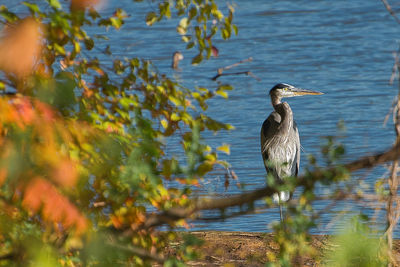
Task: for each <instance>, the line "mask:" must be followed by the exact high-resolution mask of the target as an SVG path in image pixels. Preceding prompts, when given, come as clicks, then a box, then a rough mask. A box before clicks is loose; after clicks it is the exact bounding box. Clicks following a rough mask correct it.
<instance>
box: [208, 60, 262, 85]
mask: <svg viewBox="0 0 400 267" xmlns="http://www.w3.org/2000/svg"><path fill="white" fill-rule="evenodd" d="M251 61H253V58H252V57H249V58H246V59H243V60H241V61H239V62H236V63H234V64H232V65H229V66H226V67H222V68H219V69H218V70H217V75H215V76H214V77H212V78H211V80H213V81H216V80H217V79H218V78H219V77H221V76H227V75H240V74H246V75H248V76H250V77H253V78H254V79H256V80H257V81H261V79H260V78H258V77H257V76H256V75H254V74H253V73H252V72H251V71H241V72H231V73H223V72H224V70H229V69H232V68H234V67H236V66H238V65H240V64H243V63H245V62H251Z"/></svg>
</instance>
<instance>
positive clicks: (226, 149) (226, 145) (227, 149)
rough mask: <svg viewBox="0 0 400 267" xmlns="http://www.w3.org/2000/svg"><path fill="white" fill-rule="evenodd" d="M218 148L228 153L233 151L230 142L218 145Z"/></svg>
mask: <svg viewBox="0 0 400 267" xmlns="http://www.w3.org/2000/svg"><path fill="white" fill-rule="evenodd" d="M217 150H219V151H222V152H224V153H226V154H228V155H229V154H230V153H231V152H230V146H229V145H228V144H223V145H222V146H220V147H217Z"/></svg>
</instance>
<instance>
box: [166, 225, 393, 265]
mask: <svg viewBox="0 0 400 267" xmlns="http://www.w3.org/2000/svg"><path fill="white" fill-rule="evenodd" d="M192 234H194V235H195V236H197V237H198V238H200V239H202V240H204V241H205V242H204V244H203V246H202V247H201V249H200V254H201V259H199V260H197V261H195V262H189V263H188V264H189V266H265V263H266V261H267V258H268V257H267V255H270V256H271V255H276V254H277V253H278V250H279V247H278V245H277V244H276V242H275V241H274V236H273V235H272V234H268V233H248V232H219V231H218V232H217V231H205V232H192ZM330 239H331V237H330V236H326V235H314V236H313V237H312V242H311V244H312V246H313V247H314V248H316V251H318V253H319V255H317V256H316V257H313V258H303V259H301V262H299V263H298V266H320V264H321V259H322V257H323V255H324V253H326V252H329V251H331V250H333V249H334V247H333V245H332V244H331V242H330ZM394 248H395V257H396V258H397V259H399V255H400V241H399V240H396V241H395V246H394ZM166 254H169V255H172V254H174V249H173V248H167V249H166Z"/></svg>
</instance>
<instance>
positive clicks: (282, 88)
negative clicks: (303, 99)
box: [269, 83, 323, 99]
mask: <svg viewBox="0 0 400 267" xmlns="http://www.w3.org/2000/svg"><path fill="white" fill-rule="evenodd" d="M269 95H270V96H271V98H278V99H281V98H284V97H293V96H302V95H323V93H321V92H318V91H311V90H306V89H301V88H297V87H294V86H293V85H290V84H287V83H278V84H277V85H275V86H274V87H272V89H271V90H270V91H269Z"/></svg>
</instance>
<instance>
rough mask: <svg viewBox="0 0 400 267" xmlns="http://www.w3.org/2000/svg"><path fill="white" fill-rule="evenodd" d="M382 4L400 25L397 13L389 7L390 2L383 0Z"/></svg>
mask: <svg viewBox="0 0 400 267" xmlns="http://www.w3.org/2000/svg"><path fill="white" fill-rule="evenodd" d="M382 3H383V4H384V5H385V8H386V9H387V11H388V12H389V13H390V15H392V16H393V18H394V19H395V20H396V21H397V23H399V24H400V18H399V17H398V16H397V15H396V13H395V12H394V11H393V9H392V7H391V6H390V5H389V3H388V1H386V0H382Z"/></svg>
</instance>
